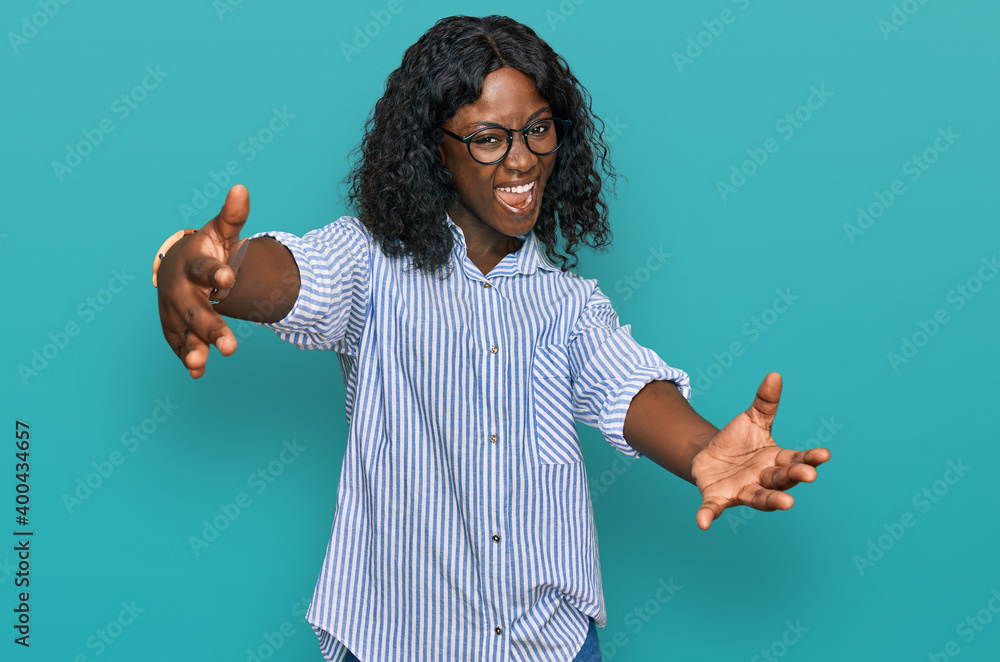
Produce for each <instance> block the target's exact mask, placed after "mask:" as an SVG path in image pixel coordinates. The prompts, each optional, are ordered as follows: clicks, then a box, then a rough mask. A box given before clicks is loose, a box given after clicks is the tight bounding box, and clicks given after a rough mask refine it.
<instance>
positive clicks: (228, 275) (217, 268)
mask: <svg viewBox="0 0 1000 662" xmlns="http://www.w3.org/2000/svg"><path fill="white" fill-rule="evenodd" d="M187 277H188V279H189V280H190V281H191V282H192V283H195V284H196V285H201V286H202V287H214V288H217V289H220V290H221V289H224V288H227V287H230V286H232V284H233V282H234V281H235V280H236V277H235V276H234V274H233V270H232V269H230V268H229V265H227V264H225V263H224V262H220V261H219V260H216V259H215V258H214V257H211V256H208V255H201V256H199V257H195V258H192V259H191V260H189V261H188V262H187Z"/></svg>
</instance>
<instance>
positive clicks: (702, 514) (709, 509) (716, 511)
mask: <svg viewBox="0 0 1000 662" xmlns="http://www.w3.org/2000/svg"><path fill="white" fill-rule="evenodd" d="M725 509H726V504H725V503H724V502H722V501H719V500H718V499H703V500H702V502H701V507H700V508H698V513H697V515H695V521H696V522H697V523H698V528H699V529H701V530H702V531H707V530H708V527H710V526H711V525H712V522H714V521H715V520H716V519H718V518H719V516H720V515H722V511H723V510H725Z"/></svg>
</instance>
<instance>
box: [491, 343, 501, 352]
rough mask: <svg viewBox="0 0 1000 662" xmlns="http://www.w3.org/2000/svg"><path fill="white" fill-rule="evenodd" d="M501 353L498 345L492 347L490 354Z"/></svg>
mask: <svg viewBox="0 0 1000 662" xmlns="http://www.w3.org/2000/svg"><path fill="white" fill-rule="evenodd" d="M499 351H500V348H499V347H497V346H496V345H493V346H492V347H490V354H496V353H497V352H499Z"/></svg>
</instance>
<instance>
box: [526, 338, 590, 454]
mask: <svg viewBox="0 0 1000 662" xmlns="http://www.w3.org/2000/svg"><path fill="white" fill-rule="evenodd" d="M531 383H532V389H533V392H534V399H535V441H536V444H537V447H538V461H539V462H540V463H541V464H571V463H574V462H583V454H582V453H581V452H580V440H579V438H578V437H577V434H576V424H575V423H574V421H573V407H572V383H571V381H570V372H569V350H568V349H567V347H566V346H565V345H542V346H540V347H537V348H536V349H535V362H534V365H533V366H532V372H531Z"/></svg>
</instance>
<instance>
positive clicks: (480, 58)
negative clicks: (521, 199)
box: [345, 16, 615, 273]
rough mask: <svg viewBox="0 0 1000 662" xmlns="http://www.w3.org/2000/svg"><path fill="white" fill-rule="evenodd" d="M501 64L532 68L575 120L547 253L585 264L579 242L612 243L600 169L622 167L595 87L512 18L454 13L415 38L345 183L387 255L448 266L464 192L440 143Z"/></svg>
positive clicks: (555, 194)
mask: <svg viewBox="0 0 1000 662" xmlns="http://www.w3.org/2000/svg"><path fill="white" fill-rule="evenodd" d="M502 67H512V68H514V69H517V70H519V71H521V72H522V73H524V74H526V75H527V76H528V77H529V78H531V80H532V81H534V83H535V86H536V87H537V88H538V91H539V93H540V94H541V96H542V97H543V98H544V99H545V100H546V101H547V102H548V104H549V106H550V107H551V108H552V112H553V116H555V117H560V118H564V119H569V120H571V121H572V126H571V127H570V130H569V132H568V133H567V136H566V138H565V142H564V143H563V145H562V146H561V147H560V149H559V151H558V152H556V164H555V167H554V170H553V172H552V175H551V176H550V177H549V180H548V183H547V185H546V187H545V193H544V195H543V198H542V206H541V209H540V210H539V215H538V221H537V222H536V224H535V226H534V232H535V234H536V236H537V237H538V238H539V239H540V240H541V241H542V243H544V245H545V253H546V255H547V256H548V257H549V259H550V260H551V261H552V262H553V263H554V264H559V265H560V268H561V269H562V270H564V271H565V270H568V269H572V268H575V267H576V266H577V259H576V248H577V246H578V245H579V244H580V243H581V242H583V243H586V244H587V245H589V246H591V247H592V248H601V247H605V246H608V245H610V243H611V239H612V236H611V229H610V227H609V225H608V221H607V216H608V208H607V203H606V201H605V196H604V194H603V191H604V188H603V186H604V178H603V177H602V172H603V174H604V175H605V176H606V177H607V178H608V179H609V180H610V181H611V183H613V182H614V180H615V171H614V169H613V168H612V167H611V163H610V160H609V150H608V146H607V144H606V143H605V141H604V139H603V126H604V123H603V122H601V120H600V119H598V118H597V116H596V115H594V113H593V110H592V108H591V98H590V94H589V92H587V90H586V88H584V87H583V86H582V85H581V84H580V82H579V81H578V80H577V79H576V77H575V76H574V75H573V73H572V72H571V71H570V68H569V65H568V64H567V63H566V61H565V59H563V58H562V56H560V55H558V54H557V53H556V52H555V51H553V50H552V48H551V47H550V46H549V45H548V44H547V43H545V41H543V40H542V38H541V37H539V36H538V35H537V34H535V32H534V30H532V29H531V28H529V27H528V26H526V25H522V24H521V23H518V22H517V21H514V20H513V19H510V18H507V17H505V16H487V17H485V18H474V17H469V16H452V17H450V18H444V19H441V20H440V21H438V22H437V23H435V24H434V27H432V28H431V29H430V30H428V31H427V32H426V33H425V34H424V35H423V36H422V37H420V39H419V40H417V42H416V43H415V44H413V45H412V46H410V47H409V48H408V49H407V50H406V53H405V54H404V55H403V61H402V64H401V65H400V67H399V68H398V69H396V70H395V71H393V72H392V73H391V74H390V75H389V77H388V79H387V80H386V84H385V94H384V95H383V96H382V98H381V99H379V100H378V102H377V103H376V104H375V108H374V110H373V111H372V114H371V116H370V117H369V118H368V121H367V122H366V123H365V130H364V137H363V138H362V141H361V144H360V145H359V146H358V147H357V148H356V149H355V150H354V152H353V155H354V157H355V159H356V161H355V164H354V166H353V168H352V170H351V172H350V174H349V175H348V176H347V178H346V180H345V183H346V184H348V186H349V191H348V194H347V199H348V202H349V203H350V204H351V205H352V206H353V207H354V208H355V210H356V212H357V214H358V218H359V219H360V220H361V222H362V223H363V224H364V225H365V227H367V228H368V230H369V231H370V232H371V233H372V235H373V236H374V237H375V239H376V240H377V241H378V242H379V244H380V245H381V247H382V251H383V252H384V253H385V254H386V255H388V256H391V257H400V256H410V257H411V258H412V260H413V266H414V267H415V268H417V269H423V270H425V271H428V272H432V273H433V272H438V271H440V270H442V269H443V268H444V267H446V266H447V265H448V263H449V256H450V254H451V251H452V248H453V247H454V244H453V239H452V235H451V232H450V231H449V230H448V226H447V223H446V221H445V211H446V210H447V209H448V208H449V206H450V203H452V202H453V200H454V197H453V196H454V195H455V191H454V187H453V185H452V178H451V173H449V172H448V170H447V169H446V168H445V167H444V166H443V165H442V164H441V156H440V153H439V152H438V150H437V147H436V146H437V143H438V142H439V141H440V140H441V139H442V133H441V125H442V124H443V123H444V122H446V121H447V120H449V119H451V118H452V117H453V116H454V114H455V112H456V111H457V110H458V109H459V108H461V107H462V106H465V105H467V104H470V103H473V102H475V101H476V100H477V99H478V98H479V96H480V94H481V92H482V87H483V79H484V78H485V77H486V75H487V74H489V73H491V72H493V71H495V70H497V69H500V68H502ZM557 229H558V231H559V232H560V233H561V234H562V237H563V239H564V240H565V246H563V248H562V252H560V250H559V247H558V243H559V237H558V236H557Z"/></svg>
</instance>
